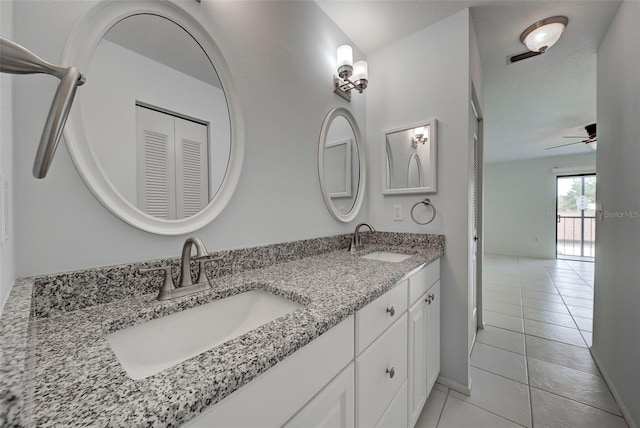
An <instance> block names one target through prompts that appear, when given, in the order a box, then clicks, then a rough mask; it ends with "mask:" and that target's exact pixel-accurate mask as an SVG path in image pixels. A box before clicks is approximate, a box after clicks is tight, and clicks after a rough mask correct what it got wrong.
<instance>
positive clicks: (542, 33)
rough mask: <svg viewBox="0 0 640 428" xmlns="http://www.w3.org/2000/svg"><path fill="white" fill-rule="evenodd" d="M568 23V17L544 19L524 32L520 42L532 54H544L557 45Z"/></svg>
mask: <svg viewBox="0 0 640 428" xmlns="http://www.w3.org/2000/svg"><path fill="white" fill-rule="evenodd" d="M568 23H569V19H568V18H567V17H566V16H553V17H551V18H547V19H543V20H541V21H538V22H536V23H535V24H533V25H530V26H529V28H527V29H526V30H524V32H523V33H522V34H521V35H520V41H521V42H522V43H523V44H524V45H525V46H526V47H527V49H529V50H530V51H531V52H540V53H544V52H545V51H546V50H547V49H549V48H550V47H551V46H553V45H555V44H556V42H557V41H558V40H559V39H560V36H562V33H564V29H565V28H566V27H567V24H568Z"/></svg>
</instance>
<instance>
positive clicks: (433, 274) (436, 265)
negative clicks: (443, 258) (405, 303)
mask: <svg viewBox="0 0 640 428" xmlns="http://www.w3.org/2000/svg"><path fill="white" fill-rule="evenodd" d="M439 279H440V259H437V260H434V261H433V262H431V264H428V265H427V266H425V267H423V268H422V269H420V270H419V271H418V272H416V273H415V274H413V275H412V276H411V277H410V278H409V306H411V305H413V304H414V303H415V302H416V301H417V300H418V299H419V298H420V296H422V295H423V294H424V293H425V292H426V291H427V290H428V289H429V288H431V286H432V285H433V284H435V283H436V282H437V281H438V280H439Z"/></svg>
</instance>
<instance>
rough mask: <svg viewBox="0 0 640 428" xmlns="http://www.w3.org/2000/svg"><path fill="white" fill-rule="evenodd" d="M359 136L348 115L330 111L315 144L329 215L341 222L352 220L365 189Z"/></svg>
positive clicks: (358, 130) (360, 138) (321, 187)
mask: <svg viewBox="0 0 640 428" xmlns="http://www.w3.org/2000/svg"><path fill="white" fill-rule="evenodd" d="M365 168H366V167H365V160H364V151H363V142H362V136H361V134H360V129H359V128H358V124H357V123H356V120H355V117H354V116H353V115H352V114H351V112H350V111H349V110H347V109H345V108H343V107H338V108H336V109H333V110H331V111H330V112H329V114H327V116H326V117H325V119H324V122H323V124H322V130H321V132H320V141H319V144H318V173H319V176H320V189H321V190H322V197H323V198H324V202H325V204H326V205H327V208H328V209H329V212H330V213H331V214H332V215H333V216H334V217H335V218H336V219H337V220H340V221H342V222H349V221H352V220H353V219H354V218H355V217H356V215H358V212H359V211H360V207H361V206H362V201H363V198H364V192H365V190H364V187H365V174H366V170H365Z"/></svg>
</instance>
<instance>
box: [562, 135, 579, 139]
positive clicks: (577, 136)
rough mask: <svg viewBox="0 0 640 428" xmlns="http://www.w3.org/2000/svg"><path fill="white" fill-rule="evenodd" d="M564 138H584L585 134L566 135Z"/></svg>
mask: <svg viewBox="0 0 640 428" xmlns="http://www.w3.org/2000/svg"><path fill="white" fill-rule="evenodd" d="M562 138H584V135H565V136H564V137H562Z"/></svg>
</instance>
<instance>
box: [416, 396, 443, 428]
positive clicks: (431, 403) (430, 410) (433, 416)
mask: <svg viewBox="0 0 640 428" xmlns="http://www.w3.org/2000/svg"><path fill="white" fill-rule="evenodd" d="M446 400H447V393H446V392H442V391H440V390H438V389H436V388H435V387H434V388H433V389H432V390H431V394H429V398H428V399H427V402H426V403H425V405H424V407H423V408H422V413H420V417H419V418H418V421H417V422H416V426H415V428H436V427H437V426H438V421H439V420H440V415H441V414H442V408H443V407H444V403H445V401H446ZM440 426H442V425H440Z"/></svg>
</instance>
